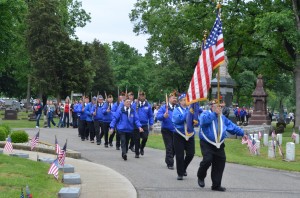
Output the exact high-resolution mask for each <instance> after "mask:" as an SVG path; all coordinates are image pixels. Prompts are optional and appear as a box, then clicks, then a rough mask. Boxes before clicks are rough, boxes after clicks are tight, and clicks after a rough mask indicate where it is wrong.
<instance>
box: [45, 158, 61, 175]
mask: <svg viewBox="0 0 300 198" xmlns="http://www.w3.org/2000/svg"><path fill="white" fill-rule="evenodd" d="M58 169H59V168H58V160H57V159H56V160H54V161H53V162H52V164H51V166H50V169H49V171H48V174H49V175H50V174H53V176H54V177H55V178H56V179H58Z"/></svg>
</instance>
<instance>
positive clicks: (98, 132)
mask: <svg viewBox="0 0 300 198" xmlns="http://www.w3.org/2000/svg"><path fill="white" fill-rule="evenodd" d="M94 128H95V136H96V140H97V143H98V142H100V141H101V138H102V137H103V135H102V133H103V122H101V121H99V120H94ZM101 135H102V136H101Z"/></svg>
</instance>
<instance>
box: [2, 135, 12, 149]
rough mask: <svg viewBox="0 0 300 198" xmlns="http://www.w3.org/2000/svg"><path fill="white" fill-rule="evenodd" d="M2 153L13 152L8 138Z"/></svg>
mask: <svg viewBox="0 0 300 198" xmlns="http://www.w3.org/2000/svg"><path fill="white" fill-rule="evenodd" d="M4 151H6V152H11V153H12V152H13V145H12V144H11V138H10V137H8V138H7V140H6V144H5V146H4Z"/></svg>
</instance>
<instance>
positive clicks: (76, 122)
mask: <svg viewBox="0 0 300 198" xmlns="http://www.w3.org/2000/svg"><path fill="white" fill-rule="evenodd" d="M72 118H73V121H72V123H73V128H77V127H78V121H77V120H78V116H77V114H76V113H72Z"/></svg>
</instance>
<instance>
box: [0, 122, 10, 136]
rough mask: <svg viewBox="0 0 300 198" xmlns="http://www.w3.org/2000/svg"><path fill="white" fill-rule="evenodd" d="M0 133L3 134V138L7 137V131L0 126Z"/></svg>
mask: <svg viewBox="0 0 300 198" xmlns="http://www.w3.org/2000/svg"><path fill="white" fill-rule="evenodd" d="M0 131H2V132H3V133H4V136H5V138H6V137H7V136H8V133H9V132H8V131H7V129H6V128H5V127H4V126H2V125H0Z"/></svg>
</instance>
